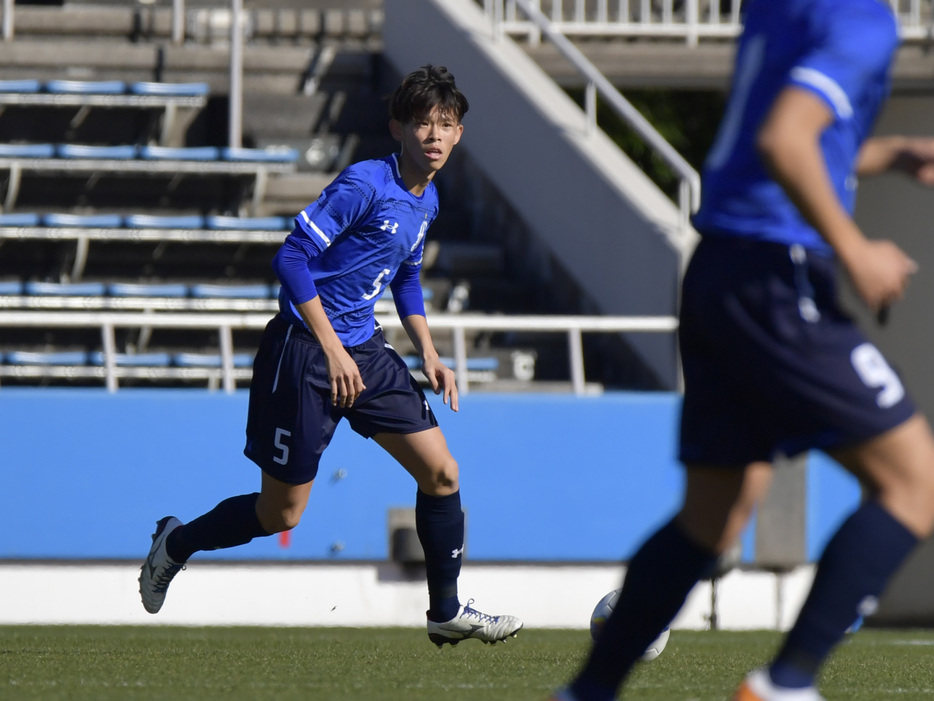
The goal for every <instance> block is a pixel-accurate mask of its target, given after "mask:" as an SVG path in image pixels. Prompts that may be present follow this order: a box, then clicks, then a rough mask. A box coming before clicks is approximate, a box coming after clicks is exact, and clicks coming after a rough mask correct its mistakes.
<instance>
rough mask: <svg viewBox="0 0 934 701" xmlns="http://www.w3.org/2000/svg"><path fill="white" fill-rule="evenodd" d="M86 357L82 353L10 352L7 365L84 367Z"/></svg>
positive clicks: (85, 354)
mask: <svg viewBox="0 0 934 701" xmlns="http://www.w3.org/2000/svg"><path fill="white" fill-rule="evenodd" d="M87 358H88V355H87V353H85V352H84V351H10V352H9V353H7V354H6V362H7V364H8V365H84V364H85V363H86V362H87Z"/></svg>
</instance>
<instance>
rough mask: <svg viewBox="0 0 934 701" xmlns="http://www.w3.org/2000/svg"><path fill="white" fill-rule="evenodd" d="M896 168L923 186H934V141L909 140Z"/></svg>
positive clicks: (923, 139) (912, 138) (919, 138)
mask: <svg viewBox="0 0 934 701" xmlns="http://www.w3.org/2000/svg"><path fill="white" fill-rule="evenodd" d="M896 167H897V168H898V169H899V170H901V171H903V172H904V173H906V174H907V175H908V176H910V177H912V178H914V179H915V180H916V181H917V182H919V183H921V184H922V185H926V186H928V187H931V186H934V139H932V138H929V137H910V138H907V139H906V140H905V142H904V144H903V145H902V148H901V151H900V153H899V156H898V159H897V163H896Z"/></svg>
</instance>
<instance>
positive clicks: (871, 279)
mask: <svg viewBox="0 0 934 701" xmlns="http://www.w3.org/2000/svg"><path fill="white" fill-rule="evenodd" d="M833 119H834V114H833V112H832V111H831V109H830V108H829V107H828V106H827V104H826V103H825V102H824V101H823V100H821V99H820V98H819V97H817V95H815V94H814V93H812V92H811V91H808V90H804V89H802V88H798V87H795V86H789V87H786V88H785V89H784V90H782V92H781V93H779V95H778V97H777V98H776V100H775V102H774V104H773V105H772V107H771V109H770V111H769V113H768V115H767V116H766V118H765V120H764V121H763V124H762V126H761V127H760V129H759V132H758V135H757V139H756V146H757V148H758V151H759V154H760V156H761V157H762V159H763V162H764V164H765V166H766V168H768V170H769V172H770V174H771V175H772V177H773V178H774V179H775V181H776V182H777V183H778V184H779V185H781V187H782V189H784V191H785V193H786V194H787V195H788V197H789V198H790V199H791V201H792V202H794V204H795V206H796V207H797V208H798V211H799V212H800V213H801V215H802V216H803V217H804V218H805V220H807V222H808V223H809V224H811V226H813V227H814V228H815V229H816V230H817V232H818V233H820V234H821V236H823V237H824V239H825V240H826V241H827V242H828V243H829V244H830V245H831V246H833V248H834V250H835V251H836V253H837V256H838V257H839V259H840V261H841V262H842V264H843V266H844V267H845V268H846V271H847V273H848V274H849V276H850V279H851V280H852V282H853V286H854V287H855V288H856V291H857V293H858V294H859V295H860V297H861V298H862V300H863V301H864V302H865V303H866V305H867V306H868V307H869V308H870V309H872V310H873V311H878V310H880V309H882V308H883V307H886V306H888V305H890V304H891V303H893V302H895V301H897V300H898V299H900V298H901V297H902V295H903V294H904V291H905V287H906V285H907V283H908V276H909V275H910V274H911V273H913V272H915V270H916V269H917V266H916V265H915V263H914V261H912V260H911V259H910V258H909V257H908V256H907V255H906V254H905V253H904V252H903V251H902V250H901V249H900V248H899V247H898V246H896V245H895V244H894V243H892V242H891V241H886V240H870V239H867V238H866V237H865V236H864V235H863V233H862V231H860V229H859V227H858V226H857V225H856V222H855V221H853V218H852V217H851V216H850V214H849V212H847V210H846V208H845V207H844V206H843V204H842V203H841V202H840V200H839V198H838V197H837V194H836V192H835V190H834V188H833V184H832V182H831V179H830V176H829V173H828V171H827V166H826V163H825V162H824V156H823V152H822V150H821V147H820V137H821V134H822V133H823V131H824V130H825V129H826V128H827V127H828V126H829V125H830V124H831V122H832V121H833Z"/></svg>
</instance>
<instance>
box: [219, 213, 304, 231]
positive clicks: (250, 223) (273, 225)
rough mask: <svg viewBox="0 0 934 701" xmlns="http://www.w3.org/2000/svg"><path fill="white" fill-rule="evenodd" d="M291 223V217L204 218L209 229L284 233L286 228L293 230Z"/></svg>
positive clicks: (220, 216)
mask: <svg viewBox="0 0 934 701" xmlns="http://www.w3.org/2000/svg"><path fill="white" fill-rule="evenodd" d="M291 221H292V220H291V218H289V217H228V216H223V215H208V216H206V217H205V218H204V225H205V226H206V227H207V228H208V229H237V230H239V231H250V230H257V229H259V230H263V231H284V230H285V229H286V226H289V228H290V229H291V226H290V223H291Z"/></svg>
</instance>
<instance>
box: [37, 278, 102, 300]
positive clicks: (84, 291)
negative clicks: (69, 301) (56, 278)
mask: <svg viewBox="0 0 934 701" xmlns="http://www.w3.org/2000/svg"><path fill="white" fill-rule="evenodd" d="M105 291H106V288H105V286H104V283H102V282H36V281H29V282H25V283H23V292H24V293H25V294H27V295H61V296H66V297H100V296H103V294H104V292H105Z"/></svg>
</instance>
